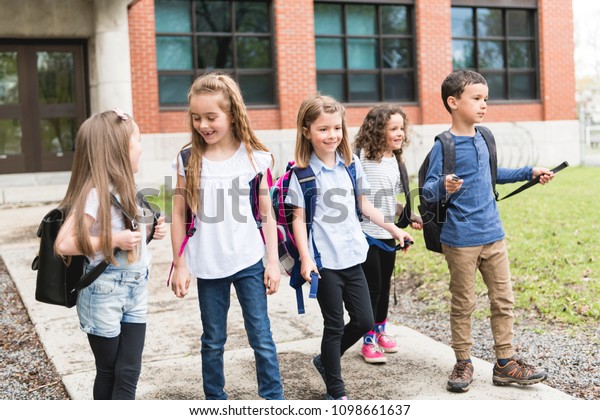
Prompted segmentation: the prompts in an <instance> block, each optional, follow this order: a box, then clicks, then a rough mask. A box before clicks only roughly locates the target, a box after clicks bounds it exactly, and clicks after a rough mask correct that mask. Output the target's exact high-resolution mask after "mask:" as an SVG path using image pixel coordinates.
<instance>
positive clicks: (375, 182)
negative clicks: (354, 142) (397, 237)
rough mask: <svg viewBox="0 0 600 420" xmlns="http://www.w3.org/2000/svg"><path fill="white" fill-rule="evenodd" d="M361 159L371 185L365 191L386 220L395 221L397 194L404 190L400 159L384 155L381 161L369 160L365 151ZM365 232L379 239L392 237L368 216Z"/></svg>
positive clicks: (364, 223)
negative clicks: (399, 168)
mask: <svg viewBox="0 0 600 420" xmlns="http://www.w3.org/2000/svg"><path fill="white" fill-rule="evenodd" d="M360 161H361V163H362V166H363V169H364V171H365V174H366V176H367V180H368V181H369V184H370V185H371V189H370V190H369V191H368V192H367V191H365V195H366V197H367V198H368V199H369V201H370V202H371V203H373V205H374V206H375V208H377V209H378V210H379V211H380V212H381V213H382V214H383V215H384V216H385V221H386V222H392V223H393V222H394V220H395V216H396V203H397V200H396V196H397V195H398V194H400V193H401V192H402V191H403V188H402V181H401V180H400V171H399V170H398V161H397V160H396V157H389V158H388V157H383V158H382V159H381V161H380V162H377V161H375V160H369V159H367V158H366V157H365V151H364V150H362V151H361V154H360ZM361 227H362V230H363V232H365V233H368V234H369V235H371V236H372V237H374V238H377V239H392V235H390V233H389V232H387V231H386V230H384V229H382V228H380V227H379V226H377V225H376V224H375V223H373V222H371V221H369V220H368V219H367V218H366V217H365V218H364V220H363V221H362V222H361Z"/></svg>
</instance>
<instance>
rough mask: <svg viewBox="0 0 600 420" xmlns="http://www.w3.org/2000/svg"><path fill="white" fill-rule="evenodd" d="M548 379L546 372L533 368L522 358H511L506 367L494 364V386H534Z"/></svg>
mask: <svg viewBox="0 0 600 420" xmlns="http://www.w3.org/2000/svg"><path fill="white" fill-rule="evenodd" d="M547 377H548V373H546V371H545V370H543V369H541V368H538V367H534V366H531V365H529V364H527V363H525V362H524V361H523V360H521V359H520V358H515V357H511V358H510V361H509V362H508V363H507V364H505V365H504V366H500V365H498V362H496V363H495V364H494V375H493V376H492V382H493V383H494V385H508V384H513V383H515V384H519V385H533V384H537V383H538V382H542V381H543V380H544V379H546V378H547Z"/></svg>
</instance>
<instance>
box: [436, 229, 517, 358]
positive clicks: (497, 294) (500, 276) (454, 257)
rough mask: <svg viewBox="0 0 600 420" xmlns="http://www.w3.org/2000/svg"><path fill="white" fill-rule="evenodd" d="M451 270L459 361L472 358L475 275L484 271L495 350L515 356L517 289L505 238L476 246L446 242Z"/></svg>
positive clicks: (452, 322) (504, 355)
mask: <svg viewBox="0 0 600 420" xmlns="http://www.w3.org/2000/svg"><path fill="white" fill-rule="evenodd" d="M442 249H443V251H444V256H445V257H446V262H447V263H448V269H449V270H450V293H451V294H452V300H451V302H450V328H451V330H452V348H453V349H454V353H455V355H456V359H457V360H464V359H468V358H469V357H470V353H471V347H472V346H473V340H472V338H471V314H472V313H473V311H474V310H475V306H476V298H475V274H476V271H477V269H479V271H480V272H481V275H482V277H483V281H484V282H485V285H486V286H487V289H488V297H489V299H490V309H491V324H492V334H493V336H494V351H495V352H496V357H497V358H499V359H503V358H509V357H511V356H512V355H513V352H514V351H513V346H512V339H513V302H514V297H513V291H512V283H511V280H510V267H509V264H508V253H507V251H506V244H505V243H504V241H503V240H502V241H497V242H493V243H491V244H487V245H481V246H473V247H460V248H457V247H451V246H447V245H442Z"/></svg>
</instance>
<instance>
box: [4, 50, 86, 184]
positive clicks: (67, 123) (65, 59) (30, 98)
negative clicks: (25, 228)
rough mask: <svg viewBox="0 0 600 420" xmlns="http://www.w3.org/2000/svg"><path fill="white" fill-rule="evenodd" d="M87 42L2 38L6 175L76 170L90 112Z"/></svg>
mask: <svg viewBox="0 0 600 420" xmlns="http://www.w3.org/2000/svg"><path fill="white" fill-rule="evenodd" d="M84 42H85V41H73V42H62V43H51V44H50V43H44V42H39V43H36V42H29V43H10V42H3V43H0V174H7V173H23V172H54V171H68V170H70V169H71V163H72V161H73V150H74V144H75V136H76V134H77V130H78V128H79V126H80V125H81V123H82V122H83V121H84V120H85V118H86V115H87V96H86V79H85V57H84V52H85V50H84Z"/></svg>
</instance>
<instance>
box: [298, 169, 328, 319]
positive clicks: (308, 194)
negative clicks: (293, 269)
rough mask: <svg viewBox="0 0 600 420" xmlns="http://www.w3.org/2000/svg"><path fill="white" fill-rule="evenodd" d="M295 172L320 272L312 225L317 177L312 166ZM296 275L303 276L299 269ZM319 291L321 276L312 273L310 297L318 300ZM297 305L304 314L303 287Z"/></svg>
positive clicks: (315, 204)
mask: <svg viewBox="0 0 600 420" xmlns="http://www.w3.org/2000/svg"><path fill="white" fill-rule="evenodd" d="M293 171H294V173H295V174H296V177H297V178H298V182H299V183H300V188H301V189H302V196H303V197H304V212H305V222H306V232H307V234H308V236H309V237H310V238H311V241H312V246H313V254H314V259H315V264H317V268H318V269H319V270H320V269H321V268H323V264H322V263H321V253H320V252H319V250H318V249H317V244H316V243H315V237H314V235H313V223H312V222H313V218H314V216H315V210H316V208H317V177H316V176H315V173H314V172H313V170H312V168H311V167H310V165H309V166H307V167H306V168H298V167H294V168H293ZM294 274H295V275H298V276H300V275H301V273H300V272H299V269H298V272H297V273H294ZM318 289H319V276H318V275H317V274H316V273H311V282H310V291H309V294H308V297H309V298H316V297H317V290H318ZM296 303H297V304H298V313H304V298H303V297H302V288H301V287H298V288H296Z"/></svg>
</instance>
